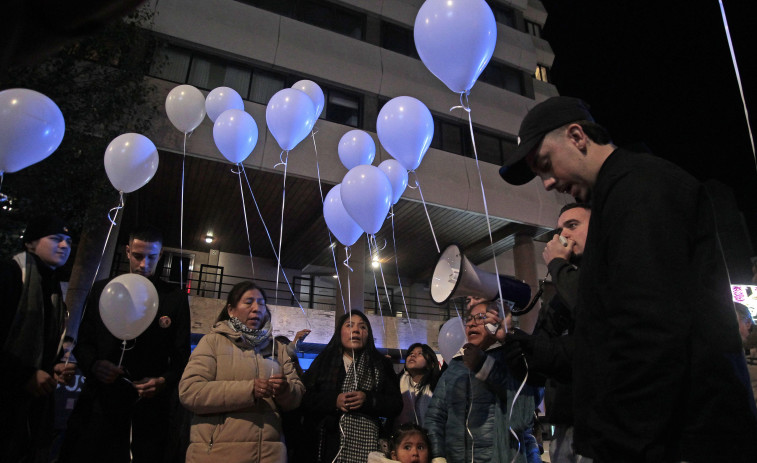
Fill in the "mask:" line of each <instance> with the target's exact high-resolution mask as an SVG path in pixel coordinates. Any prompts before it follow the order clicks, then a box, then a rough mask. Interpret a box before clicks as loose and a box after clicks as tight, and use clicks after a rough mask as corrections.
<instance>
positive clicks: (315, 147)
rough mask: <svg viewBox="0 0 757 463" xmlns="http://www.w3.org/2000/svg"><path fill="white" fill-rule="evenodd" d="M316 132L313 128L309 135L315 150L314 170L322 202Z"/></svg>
mask: <svg viewBox="0 0 757 463" xmlns="http://www.w3.org/2000/svg"><path fill="white" fill-rule="evenodd" d="M316 133H318V131H317V130H315V129H313V131H312V132H310V136H311V137H312V138H313V149H314V150H315V172H316V174H318V192H319V193H321V203H323V188H322V187H321V167H320V165H319V163H318V145H316V143H315V134H316Z"/></svg>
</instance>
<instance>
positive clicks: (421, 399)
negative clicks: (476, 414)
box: [395, 343, 441, 426]
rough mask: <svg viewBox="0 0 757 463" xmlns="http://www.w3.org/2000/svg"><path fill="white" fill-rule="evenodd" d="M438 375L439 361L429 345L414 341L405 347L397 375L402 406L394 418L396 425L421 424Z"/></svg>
mask: <svg viewBox="0 0 757 463" xmlns="http://www.w3.org/2000/svg"><path fill="white" fill-rule="evenodd" d="M440 375H441V371H440V369H439V361H438V360H437V358H436V354H435V353H434V351H433V349H431V347H429V346H428V345H426V344H421V343H415V344H413V345H411V346H410V347H409V348H408V349H407V355H406V356H405V369H404V371H403V372H402V375H400V377H399V383H400V392H401V393H402V402H403V407H402V412H400V414H399V416H398V417H397V419H396V420H395V424H396V426H399V425H400V424H403V423H415V424H417V425H419V426H423V418H424V417H425V416H426V410H427V409H428V404H429V402H431V396H432V395H433V393H434V388H435V387H436V383H437V381H439V376H440Z"/></svg>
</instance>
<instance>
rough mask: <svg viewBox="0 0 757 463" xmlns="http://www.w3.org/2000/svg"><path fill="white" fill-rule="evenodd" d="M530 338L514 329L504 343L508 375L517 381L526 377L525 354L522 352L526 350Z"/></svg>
mask: <svg viewBox="0 0 757 463" xmlns="http://www.w3.org/2000/svg"><path fill="white" fill-rule="evenodd" d="M531 338H532V336H531V335H528V334H526V333H525V332H523V331H521V330H518V329H515V330H513V331H512V332H511V333H510V334H509V336H508V337H507V340H506V341H505V363H507V367H508V368H509V369H510V373H512V375H513V376H514V377H515V378H517V379H519V380H522V379H523V378H524V377H525V376H526V373H528V365H527V363H526V362H527V360H526V353H525V352H524V351H525V350H527V349H528V346H529V345H530V343H529V341H530V339H531Z"/></svg>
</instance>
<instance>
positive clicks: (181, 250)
mask: <svg viewBox="0 0 757 463" xmlns="http://www.w3.org/2000/svg"><path fill="white" fill-rule="evenodd" d="M188 137H189V135H187V133H186V132H184V153H183V154H184V155H183V156H182V158H181V220H180V222H179V287H180V288H181V289H182V291H183V290H184V178H185V176H184V163H185V162H186V160H187V138H188Z"/></svg>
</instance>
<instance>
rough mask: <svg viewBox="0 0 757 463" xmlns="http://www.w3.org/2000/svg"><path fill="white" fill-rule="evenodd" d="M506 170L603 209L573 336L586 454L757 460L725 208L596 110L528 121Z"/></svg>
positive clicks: (575, 104) (570, 106)
mask: <svg viewBox="0 0 757 463" xmlns="http://www.w3.org/2000/svg"><path fill="white" fill-rule="evenodd" d="M519 135H520V140H521V143H520V145H519V146H518V148H517V149H516V150H515V152H514V153H513V155H512V156H511V157H510V158H509V159H508V160H507V161H506V163H505V166H503V168H502V169H501V170H500V173H501V174H502V176H503V178H504V179H505V180H506V181H508V182H510V183H512V184H522V183H525V182H526V181H529V180H530V179H532V178H533V177H534V176H535V175H538V176H539V177H540V178H541V180H542V182H543V184H544V187H545V188H546V189H547V190H557V191H559V192H563V193H570V194H571V196H574V197H577V198H578V199H580V200H582V201H589V200H591V205H592V216H591V224H590V226H589V233H588V236H587V239H586V249H585V251H584V256H583V259H582V261H581V275H580V277H579V285H578V290H579V299H578V305H577V308H576V314H575V331H574V336H573V340H574V361H573V386H574V412H575V434H574V445H575V447H576V451H577V452H578V453H579V454H580V455H582V456H585V457H588V458H592V459H593V460H594V461H595V462H607V461H613V462H625V461H628V462H659V461H674V462H677V461H687V462H694V463H696V462H711V461H729V462H737V461H744V462H746V461H753V460H754V455H757V409H756V408H755V403H754V398H753V397H752V394H751V391H750V389H749V379H748V375H747V369H746V362H745V359H744V351H743V349H742V347H741V341H740V339H739V336H738V329H737V326H736V317H734V315H733V310H734V309H733V303H732V300H731V293H730V286H729V281H728V273H727V270H726V268H725V263H724V259H723V256H722V253H721V250H720V246H719V242H718V240H719V238H718V231H717V227H716V220H715V217H714V212H713V206H712V202H711V200H710V198H709V196H708V194H707V191H706V189H705V188H704V186H703V185H702V184H701V183H699V182H698V181H697V180H696V179H694V178H693V177H692V176H691V175H689V174H687V173H686V172H684V171H683V170H681V169H680V168H678V167H677V166H675V165H673V164H671V163H669V162H667V161H665V160H663V159H660V158H657V157H655V156H653V155H651V154H648V153H636V152H632V151H629V150H626V149H623V148H618V147H616V146H615V145H613V144H612V141H611V139H610V136H609V134H608V133H607V131H606V130H605V129H604V128H603V127H601V126H600V125H598V124H596V123H595V122H594V120H593V118H592V117H591V114H590V113H589V111H588V107H587V106H586V104H585V103H584V102H582V101H581V100H579V99H577V98H570V97H553V98H550V99H548V100H545V101H544V102H542V103H540V104H538V105H536V106H535V107H534V108H533V109H531V111H530V112H529V113H528V114H527V115H526V117H525V118H524V119H523V123H522V124H521V127H520V131H519Z"/></svg>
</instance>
